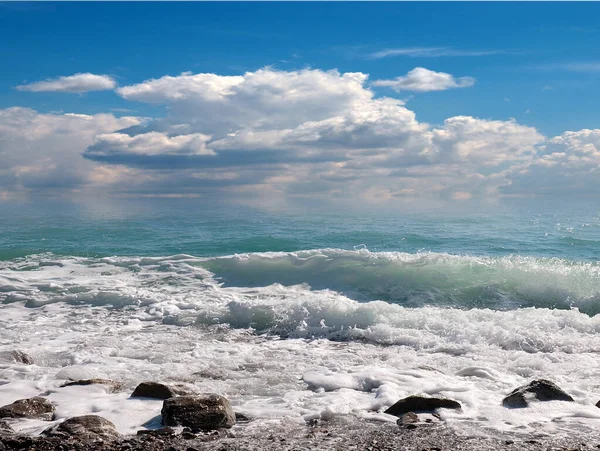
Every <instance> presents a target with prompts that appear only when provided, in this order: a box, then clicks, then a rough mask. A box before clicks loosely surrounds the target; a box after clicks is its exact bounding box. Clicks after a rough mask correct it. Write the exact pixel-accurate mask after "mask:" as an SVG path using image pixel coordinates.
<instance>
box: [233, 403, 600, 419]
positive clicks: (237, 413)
mask: <svg viewBox="0 0 600 451" xmlns="http://www.w3.org/2000/svg"><path fill="white" fill-rule="evenodd" d="M599 402H600V401H599ZM235 421H236V423H248V422H250V421H252V420H251V418H250V417H249V416H248V415H244V414H243V413H239V412H235Z"/></svg>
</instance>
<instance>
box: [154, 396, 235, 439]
mask: <svg viewBox="0 0 600 451" xmlns="http://www.w3.org/2000/svg"><path fill="white" fill-rule="evenodd" d="M161 414H162V423H163V424H164V425H166V426H187V427H189V428H191V429H192V430H213V429H219V428H230V427H231V426H233V425H234V424H235V413H234V412H233V409H232V408H231V404H229V401H228V400H227V399H226V398H224V397H223V396H219V395H214V394H206V395H197V396H194V395H189V396H179V397H175V398H170V399H166V400H165V402H164V403H163V407H162V410H161Z"/></svg>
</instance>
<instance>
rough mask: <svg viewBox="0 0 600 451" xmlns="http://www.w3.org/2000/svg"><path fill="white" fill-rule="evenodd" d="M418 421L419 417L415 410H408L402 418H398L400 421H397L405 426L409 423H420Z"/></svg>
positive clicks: (399, 424)
mask: <svg viewBox="0 0 600 451" xmlns="http://www.w3.org/2000/svg"><path fill="white" fill-rule="evenodd" d="M418 422H419V417H418V416H417V414H416V413H414V412H407V413H405V414H404V415H402V416H401V417H400V418H398V421H396V423H397V424H398V426H405V425H407V424H412V423H418Z"/></svg>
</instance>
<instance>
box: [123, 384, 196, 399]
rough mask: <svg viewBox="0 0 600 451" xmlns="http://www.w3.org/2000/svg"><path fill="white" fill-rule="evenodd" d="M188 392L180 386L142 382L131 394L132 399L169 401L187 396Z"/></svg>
mask: <svg viewBox="0 0 600 451" xmlns="http://www.w3.org/2000/svg"><path fill="white" fill-rule="evenodd" d="M189 394H190V391H189V390H187V389H186V388H185V387H184V386H181V385H166V384H161V383H160V382H142V383H141V384H139V385H138V386H137V387H135V390H133V393H132V394H131V397H132V398H154V399H169V398H173V397H175V396H184V395H189Z"/></svg>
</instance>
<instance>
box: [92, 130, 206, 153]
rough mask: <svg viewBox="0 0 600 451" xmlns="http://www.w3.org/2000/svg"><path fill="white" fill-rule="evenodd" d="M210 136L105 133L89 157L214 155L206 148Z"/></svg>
mask: <svg viewBox="0 0 600 451" xmlns="http://www.w3.org/2000/svg"><path fill="white" fill-rule="evenodd" d="M210 139H211V137H210V136H209V135H203V134H202V133H192V134H189V135H179V136H172V137H170V136H167V135H166V134H165V133H159V132H148V133H142V134H139V135H135V136H129V135H127V134H125V133H105V134H101V135H98V136H96V138H95V139H94V144H93V145H92V146H90V147H89V148H88V155H103V156H106V155H115V154H121V155H146V156H156V155H214V152H213V151H212V150H210V149H208V148H207V147H206V143H207V142H208V141H209V140H210Z"/></svg>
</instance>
